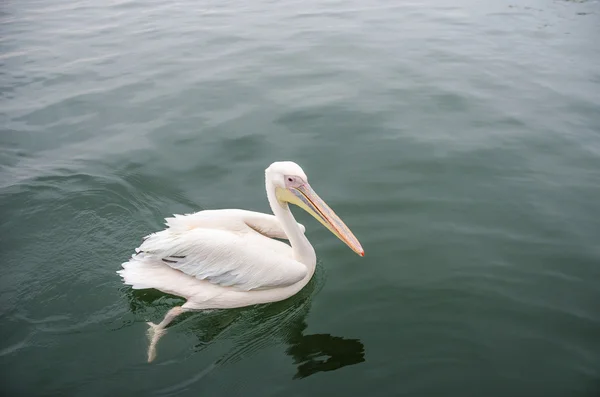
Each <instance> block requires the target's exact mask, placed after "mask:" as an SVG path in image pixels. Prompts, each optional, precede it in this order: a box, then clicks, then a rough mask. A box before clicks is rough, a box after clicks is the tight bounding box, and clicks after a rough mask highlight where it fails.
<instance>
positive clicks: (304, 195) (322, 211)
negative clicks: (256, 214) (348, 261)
mask: <svg viewBox="0 0 600 397" xmlns="http://www.w3.org/2000/svg"><path fill="white" fill-rule="evenodd" d="M277 196H278V199H279V200H281V201H286V202H288V203H292V204H295V205H297V206H298V207H300V208H302V209H304V210H305V211H306V212H308V213H309V214H311V215H312V216H314V217H315V218H316V219H317V220H318V221H319V222H321V223H322V224H323V226H325V227H326V228H327V229H329V231H331V233H333V234H335V235H336V236H337V237H338V238H339V239H340V240H342V241H343V242H344V243H346V244H347V245H348V247H350V248H351V249H352V251H354V252H356V253H357V254H358V255H360V256H365V251H364V250H363V248H362V247H361V245H360V243H359V242H358V239H357V238H356V237H355V236H354V234H352V232H351V231H350V229H348V226H346V225H345V224H344V222H343V221H342V220H341V219H340V217H339V216H337V215H336V214H335V212H333V210H332V209H331V208H329V206H328V205H327V204H326V203H325V201H323V200H322V199H321V197H319V195H318V194H317V193H315V191H314V190H313V189H312V188H311V187H310V185H309V184H308V183H304V184H302V185H301V186H298V187H289V188H286V189H283V188H278V191H277Z"/></svg>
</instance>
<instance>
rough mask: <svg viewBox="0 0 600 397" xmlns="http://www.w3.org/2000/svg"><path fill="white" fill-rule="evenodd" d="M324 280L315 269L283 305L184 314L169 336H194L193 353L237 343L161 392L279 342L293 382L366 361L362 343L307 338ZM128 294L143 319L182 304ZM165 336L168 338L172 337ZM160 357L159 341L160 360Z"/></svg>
mask: <svg viewBox="0 0 600 397" xmlns="http://www.w3.org/2000/svg"><path fill="white" fill-rule="evenodd" d="M320 279H321V276H320V272H319V270H317V274H316V275H315V277H313V280H312V281H311V282H310V283H309V284H308V285H307V286H306V287H305V288H304V289H303V290H302V291H300V293H298V294H297V295H296V296H293V297H291V298H289V299H287V300H285V301H282V302H275V303H271V304H267V305H258V306H255V307H249V308H239V309H230V310H213V311H204V312H195V313H186V314H184V315H182V316H181V319H177V320H175V321H174V322H173V324H171V326H169V327H168V328H167V329H168V330H169V331H170V332H178V331H176V329H177V328H180V329H181V328H183V332H186V333H191V334H193V335H194V336H195V337H196V338H197V339H198V341H199V343H198V344H196V345H195V347H194V350H195V352H199V351H202V350H204V349H206V348H208V347H209V346H210V345H211V344H213V343H214V342H216V341H217V340H219V339H229V340H233V341H234V347H233V348H232V349H230V350H229V351H228V352H227V353H226V354H224V355H223V356H221V357H220V358H219V359H218V360H216V361H215V362H214V363H213V364H212V365H210V366H209V368H205V369H203V370H202V371H201V372H200V373H199V374H198V375H196V376H195V377H193V378H192V379H188V380H187V381H185V384H179V385H177V386H175V388H169V389H168V390H162V391H161V392H163V393H167V392H168V393H170V392H173V391H176V390H177V389H180V388H183V387H187V386H189V385H190V384H192V383H195V382H197V381H199V380H200V379H202V378H203V377H204V376H206V375H207V374H208V373H210V372H212V371H213V370H215V369H216V368H219V367H222V366H225V365H230V364H232V363H234V362H236V361H239V360H241V359H242V358H244V359H247V358H248V357H249V355H250V354H252V353H255V352H258V351H259V350H260V349H262V348H267V347H269V346H273V345H277V344H281V343H284V344H286V345H287V348H286V350H285V352H286V354H288V355H289V356H291V357H292V359H293V363H294V365H295V366H296V373H295V375H294V376H293V378H294V379H302V378H306V377H308V376H310V375H313V374H316V373H319V372H327V371H335V370H338V369H340V368H343V367H346V366H349V365H355V364H359V363H362V362H364V361H365V347H364V345H363V344H362V342H361V341H360V340H358V339H347V338H344V337H342V336H334V335H330V334H324V333H320V334H308V335H306V334H305V331H306V329H307V327H308V324H307V322H306V317H307V316H308V313H309V312H310V307H311V299H312V297H313V296H314V295H315V291H316V290H317V289H318V288H319V284H320V282H319V281H320ZM126 291H127V292H126V295H127V297H128V300H129V306H130V309H131V311H132V312H133V313H134V314H136V316H138V317H139V316H143V317H144V320H149V318H147V317H148V316H152V317H157V318H158V317H161V318H162V315H163V314H164V313H163V311H165V310H168V308H170V307H172V306H175V305H177V304H181V303H182V302H183V300H181V299H179V298H177V297H171V296H168V295H165V294H162V293H160V292H158V291H154V290H148V291H134V290H126ZM157 305H159V306H160V310H157V311H156V312H154V313H152V314H151V313H150V312H151V311H153V309H156V306H157ZM179 332H181V331H179ZM140 337H141V336H140ZM164 338H168V333H167V335H165V336H164V337H163V339H164ZM162 353H163V354H164V353H165V352H162ZM160 358H161V349H160V342H159V346H158V360H160ZM143 359H144V357H140V360H143Z"/></svg>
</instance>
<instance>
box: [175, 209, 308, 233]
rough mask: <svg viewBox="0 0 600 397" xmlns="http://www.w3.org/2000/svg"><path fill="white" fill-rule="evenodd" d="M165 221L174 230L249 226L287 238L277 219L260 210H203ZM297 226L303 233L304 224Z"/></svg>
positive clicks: (243, 227) (241, 227)
mask: <svg viewBox="0 0 600 397" xmlns="http://www.w3.org/2000/svg"><path fill="white" fill-rule="evenodd" d="M166 221H167V222H166V224H167V226H168V227H169V229H170V230H172V231H174V232H181V231H187V230H191V229H195V228H207V229H221V230H230V231H240V230H243V229H245V228H246V227H250V228H252V229H253V230H255V231H256V232H258V233H260V234H262V235H264V236H267V237H271V238H279V239H286V240H287V236H286V234H285V232H284V231H283V227H281V223H280V222H279V220H278V219H277V218H276V217H275V216H274V215H270V214H263V213H261V212H254V211H246V210H237V209H230V210H228V209H225V210H205V211H199V212H196V213H193V214H186V215H174V216H173V217H172V218H167V219H166ZM298 226H299V227H300V229H301V230H302V232H303V233H304V230H305V228H304V226H303V225H301V224H300V223H299V224H298Z"/></svg>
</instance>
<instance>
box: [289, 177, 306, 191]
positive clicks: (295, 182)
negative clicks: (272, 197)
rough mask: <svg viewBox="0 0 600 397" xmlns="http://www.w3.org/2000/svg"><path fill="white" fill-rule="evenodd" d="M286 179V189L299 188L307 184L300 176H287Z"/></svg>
mask: <svg viewBox="0 0 600 397" xmlns="http://www.w3.org/2000/svg"><path fill="white" fill-rule="evenodd" d="M284 178H285V187H287V188H297V187H300V186H302V185H304V184H305V183H306V182H304V180H302V178H300V177H299V176H294V175H285V176H284Z"/></svg>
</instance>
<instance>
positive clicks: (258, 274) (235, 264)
mask: <svg viewBox="0 0 600 397" xmlns="http://www.w3.org/2000/svg"><path fill="white" fill-rule="evenodd" d="M265 185H266V190H267V198H268V200H269V204H270V206H271V210H272V211H273V215H269V214H263V213H260V212H253V211H246V210H239V209H222V210H204V211H199V212H196V213H193V214H187V215H174V217H172V218H167V219H166V226H167V228H166V229H164V230H162V231H159V232H156V233H152V234H150V235H148V236H146V237H144V240H143V242H142V244H141V245H140V246H139V247H138V248H136V250H135V251H136V253H135V254H133V255H132V257H131V259H130V260H129V261H128V262H125V263H123V264H122V265H121V266H122V269H121V270H119V271H117V273H118V274H120V276H121V277H122V278H123V282H124V284H126V285H130V286H131V287H132V288H133V289H148V288H153V289H157V290H160V291H162V292H165V293H168V294H172V295H177V296H180V297H182V298H184V299H185V300H186V302H185V303H184V304H183V305H181V306H176V307H174V308H172V309H171V310H169V311H168V312H167V314H166V315H165V317H164V319H163V320H162V321H161V322H160V323H159V324H154V323H148V325H150V329H149V331H148V336H149V338H150V346H149V349H148V362H150V361H152V360H153V359H154V358H155V356H156V350H155V349H156V343H157V342H158V339H159V338H160V337H161V336H162V335H163V333H164V329H165V327H167V325H169V323H170V322H171V321H173V319H174V318H175V317H176V316H178V315H179V314H181V313H183V312H185V311H192V310H194V311H195V310H205V309H230V308H237V307H244V306H250V305H256V304H262V303H270V302H277V301H281V300H284V299H287V298H289V297H291V296H293V295H295V294H296V293H298V292H299V291H300V290H301V289H302V288H304V286H305V285H306V284H308V282H309V281H310V279H311V277H312V276H313V274H314V272H315V266H316V263H317V257H316V254H315V250H314V248H313V247H312V245H311V244H310V242H309V241H308V239H307V238H306V236H305V235H304V231H305V228H304V226H303V225H301V224H299V223H297V222H296V220H295V218H294V215H293V214H292V212H291V211H290V208H289V204H295V205H297V206H299V207H300V208H302V209H304V210H305V211H307V212H308V213H309V214H311V215H312V216H313V217H315V218H316V219H317V220H318V221H319V222H321V223H322V224H323V225H324V226H325V227H326V228H327V229H329V230H330V231H331V232H332V233H333V234H334V235H335V236H337V237H338V238H339V239H340V240H342V241H343V242H344V243H346V244H347V245H348V247H350V248H351V249H352V250H353V251H354V252H356V253H357V254H359V255H360V256H364V250H363V248H362V247H361V245H360V243H359V242H358V240H357V238H356V237H355V236H354V234H352V232H351V231H350V229H348V227H347V226H346V225H345V224H344V222H343V221H342V220H341V219H340V218H339V217H338V216H337V215H336V214H335V213H334V212H333V210H332V209H331V208H329V206H328V205H327V204H325V202H324V201H323V200H322V199H321V198H320V197H319V196H318V195H317V193H315V191H314V190H313V189H312V187H311V186H310V185H309V183H308V178H307V177H306V174H305V173H304V171H303V170H302V168H300V166H299V165H298V164H296V163H294V162H291V161H281V162H275V163H273V164H271V165H270V166H269V167H268V168H267V169H266V170H265ZM276 239H284V240H288V241H289V245H288V244H286V243H284V242H282V241H279V240H276Z"/></svg>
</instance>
